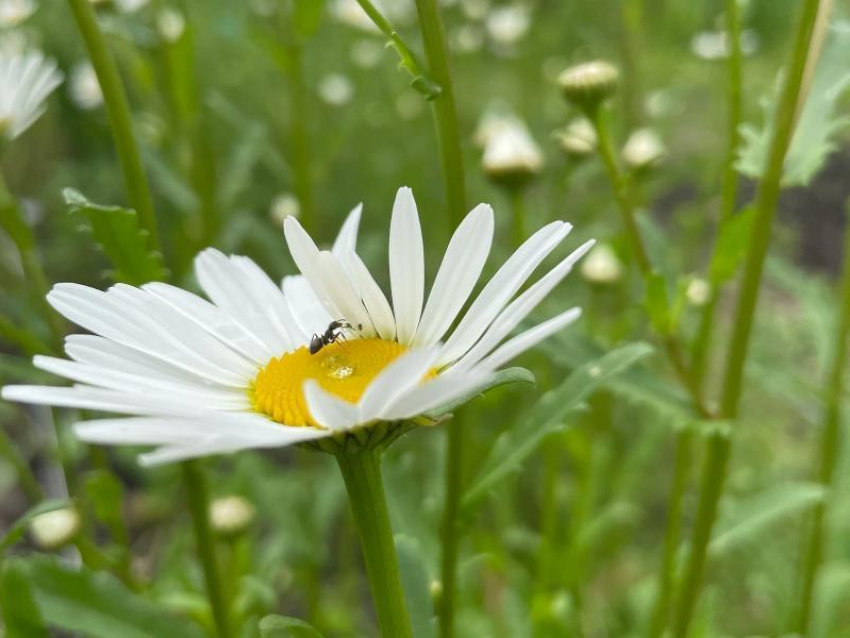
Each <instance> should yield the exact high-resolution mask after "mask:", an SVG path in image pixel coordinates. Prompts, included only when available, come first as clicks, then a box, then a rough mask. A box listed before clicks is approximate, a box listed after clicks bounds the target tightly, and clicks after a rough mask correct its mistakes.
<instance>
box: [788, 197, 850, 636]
mask: <svg viewBox="0 0 850 638" xmlns="http://www.w3.org/2000/svg"><path fill="white" fill-rule="evenodd" d="M848 212H850V207H848ZM840 298H841V305H840V310H839V316H838V324H837V329H836V333H835V346H834V350H833V355H832V356H833V359H832V365H831V370H830V374H829V379H828V382H827V387H826V392H825V405H824V414H823V429H822V431H821V444H820V467H819V468H818V481H819V482H820V483H821V484H822V485H823V486H825V487H827V488H829V487H831V486H832V482H833V476H834V474H835V464H836V461H837V459H838V450H839V446H840V444H841V420H842V414H841V412H842V411H841V407H842V406H841V395H842V392H843V390H844V383H845V379H846V377H847V354H848V352H847V351H848V336H850V225H848V227H847V228H845V230H844V266H843V269H842V274H841V284H840ZM829 502H830V501H829V500H826V501H823V502H820V503H818V504H817V505H815V507H814V511H813V512H812V524H811V527H810V529H809V534H808V538H807V539H805V541H804V560H803V573H802V586H801V593H800V599H799V600H800V605H799V609H798V611H797V615H796V618H795V620H794V626H793V627H792V631H793V632H794V633H798V634H800V635H806V634H807V632H808V627H809V617H810V615H811V609H812V600H813V598H814V585H815V580H816V578H817V573H818V568H819V567H820V563H821V559H822V557H823V552H824V549H823V546H824V536H825V532H826V530H825V525H824V521H825V520H826V516H827V508H828V507H829Z"/></svg>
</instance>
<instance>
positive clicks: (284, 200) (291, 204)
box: [269, 193, 301, 224]
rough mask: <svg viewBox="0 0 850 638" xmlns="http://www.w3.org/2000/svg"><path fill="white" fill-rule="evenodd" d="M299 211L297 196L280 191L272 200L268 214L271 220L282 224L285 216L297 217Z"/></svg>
mask: <svg viewBox="0 0 850 638" xmlns="http://www.w3.org/2000/svg"><path fill="white" fill-rule="evenodd" d="M300 212H301V205H300V204H299V203H298V198H297V197H296V196H295V195H293V194H292V193H281V194H280V195H278V196H277V197H275V198H274V201H272V205H271V209H269V214H270V215H271V218H272V221H274V222H275V223H277V224H282V223H283V220H285V219H286V218H287V217H298V215H299V214H300Z"/></svg>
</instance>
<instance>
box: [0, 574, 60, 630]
mask: <svg viewBox="0 0 850 638" xmlns="http://www.w3.org/2000/svg"><path fill="white" fill-rule="evenodd" d="M32 589H33V588H32V583H31V582H30V581H29V578H28V576H27V572H26V569H25V563H24V561H23V560H22V559H19V558H13V559H10V560H7V561H5V562H3V564H2V569H0V602H2V604H0V612H2V617H3V623H4V625H5V628H6V635H7V636H9V638H25V637H26V638H47V637H48V636H49V635H50V634H49V633H48V631H47V627H46V626H45V624H44V619H43V618H42V614H41V612H40V611H39V609H38V606H37V605H36V603H35V598H34V596H33V591H32Z"/></svg>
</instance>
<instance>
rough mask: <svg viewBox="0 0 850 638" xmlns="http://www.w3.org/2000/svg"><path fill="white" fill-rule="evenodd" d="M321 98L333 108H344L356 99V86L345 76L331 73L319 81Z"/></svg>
mask: <svg viewBox="0 0 850 638" xmlns="http://www.w3.org/2000/svg"><path fill="white" fill-rule="evenodd" d="M319 97H321V98H322V100H324V101H325V102H326V103H327V104H330V105H331V106H343V105H345V104H348V103H349V102H350V101H351V98H352V97H354V84H352V83H351V80H349V79H348V78H347V77H346V76H344V75H341V74H339V73H331V74H330V75H326V76H325V77H323V78H322V79H321V80H320V81H319Z"/></svg>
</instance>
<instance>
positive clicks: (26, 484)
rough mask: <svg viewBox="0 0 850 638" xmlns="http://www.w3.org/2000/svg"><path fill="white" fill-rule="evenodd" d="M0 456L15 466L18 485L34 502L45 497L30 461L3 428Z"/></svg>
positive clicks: (1, 431)
mask: <svg viewBox="0 0 850 638" xmlns="http://www.w3.org/2000/svg"><path fill="white" fill-rule="evenodd" d="M0 457H2V458H4V459H6V461H7V462H8V463H9V465H11V466H12V467H13V468H14V470H15V474H16V475H17V477H18V486H19V487H20V488H21V491H22V492H23V493H24V494H26V496H27V498H28V499H29V500H30V501H31V502H32V503H38V502H39V501H41V500H42V499H43V498H44V491H43V490H42V489H41V485H39V484H38V480H36V478H35V475H34V474H33V473H32V469H30V466H29V463H27V461H26V459H25V458H24V457H23V455H22V454H21V452H20V451H19V450H18V448H17V447H16V446H15V444H14V443H12V441H11V439H9V437H8V436H6V432H5V431H3V430H2V429H0Z"/></svg>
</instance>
